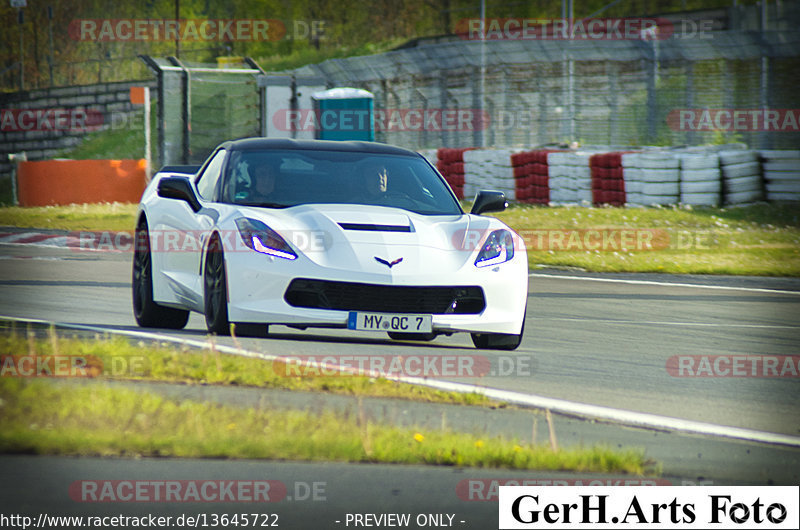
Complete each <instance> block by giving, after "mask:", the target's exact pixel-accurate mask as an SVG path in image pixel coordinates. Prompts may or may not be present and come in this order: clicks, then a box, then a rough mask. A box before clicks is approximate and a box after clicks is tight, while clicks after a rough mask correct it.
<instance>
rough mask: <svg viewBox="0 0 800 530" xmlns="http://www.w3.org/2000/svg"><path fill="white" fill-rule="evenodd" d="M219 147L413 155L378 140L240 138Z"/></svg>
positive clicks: (248, 149)
mask: <svg viewBox="0 0 800 530" xmlns="http://www.w3.org/2000/svg"><path fill="white" fill-rule="evenodd" d="M220 147H224V148H225V149H230V150H234V151H251V150H261V149H296V150H311V151H341V152H350V153H370V154H384V155H404V156H414V157H417V156H419V154H417V153H416V152H414V151H411V150H410V149H404V148H402V147H396V146H393V145H388V144H382V143H378V142H356V141H332V140H293V139H291V138H242V139H240V140H231V141H229V142H225V143H223V144H222V145H221V146H220Z"/></svg>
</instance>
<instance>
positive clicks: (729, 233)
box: [0, 204, 800, 276]
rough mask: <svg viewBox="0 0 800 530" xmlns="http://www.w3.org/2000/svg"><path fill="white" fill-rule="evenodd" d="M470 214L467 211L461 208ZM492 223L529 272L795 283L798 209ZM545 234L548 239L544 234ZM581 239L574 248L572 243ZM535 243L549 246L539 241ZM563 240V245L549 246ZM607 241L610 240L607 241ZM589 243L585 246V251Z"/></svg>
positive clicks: (561, 214) (536, 210)
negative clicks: (791, 279)
mask: <svg viewBox="0 0 800 530" xmlns="http://www.w3.org/2000/svg"><path fill="white" fill-rule="evenodd" d="M467 209H468V205H467ZM135 214H136V206H135V205H123V204H106V205H72V206H58V207H45V208H18V207H5V208H0V225H6V226H18V227H29V228H34V227H36V228H55V229H62V230H128V231H130V230H132V227H133V226H134V224H135ZM495 215H496V217H497V218H499V219H501V220H502V221H504V222H505V223H507V224H508V225H509V226H510V227H512V228H513V229H515V230H517V231H518V232H520V233H522V234H523V235H524V236H525V238H526V242H527V246H528V261H529V263H530V265H531V267H537V266H555V267H579V268H581V269H585V270H588V271H595V272H665V273H674V274H733V275H751V276H800V208H798V207H797V205H796V204H758V205H752V206H745V207H736V208H690V207H666V208H635V209H625V208H583V207H553V208H550V207H537V206H527V205H513V206H511V207H510V208H509V209H508V210H506V211H505V212H502V213H499V214H495ZM621 230H627V231H629V232H632V233H634V234H635V233H637V232H647V231H654V232H657V233H658V234H659V235H658V238H659V242H660V243H661V245H660V246H659V245H657V246H656V247H655V250H650V249H647V248H646V247H644V246H642V247H641V248H638V247H636V246H634V247H633V248H627V247H624V246H623V245H621V244H620V245H614V244H610V243H609V244H605V243H603V241H602V237H601V238H600V244H601V248H599V249H597V248H593V246H594V244H595V243H596V242H597V241H598V240H596V239H595V240H592V241H587V240H585V239H582V237H583V236H585V234H586V233H587V232H590V231H600V233H601V234H603V233H605V234H613V233H615V231H616V232H619V231H621ZM543 231H547V232H543ZM575 231H580V233H579V235H580V236H581V237H579V239H578V240H570V236H571V234H572V233H573V232H575ZM541 235H544V236H546V237H547V238H549V239H544V240H542V239H539V238H540V237H541ZM554 237H556V238H557V237H561V238H562V239H554ZM612 237H613V236H612ZM587 243H588V244H587Z"/></svg>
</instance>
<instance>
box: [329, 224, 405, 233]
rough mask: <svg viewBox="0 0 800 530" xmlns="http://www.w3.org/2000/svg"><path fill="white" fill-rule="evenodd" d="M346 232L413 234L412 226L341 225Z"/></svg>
mask: <svg viewBox="0 0 800 530" xmlns="http://www.w3.org/2000/svg"><path fill="white" fill-rule="evenodd" d="M339 226H341V227H342V228H344V229H345V230H361V231H363V232H411V227H410V226H403V225H375V224H366V223H339Z"/></svg>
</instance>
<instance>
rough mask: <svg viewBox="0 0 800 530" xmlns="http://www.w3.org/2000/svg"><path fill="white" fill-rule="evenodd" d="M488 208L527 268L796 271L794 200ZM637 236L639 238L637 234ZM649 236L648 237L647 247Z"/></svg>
mask: <svg viewBox="0 0 800 530" xmlns="http://www.w3.org/2000/svg"><path fill="white" fill-rule="evenodd" d="M495 215H496V217H497V218H499V219H501V220H502V221H503V222H505V223H506V224H508V225H509V226H511V227H512V228H514V230H516V231H517V232H519V233H520V234H522V235H523V237H524V238H525V240H526V244H527V247H528V261H529V263H530V264H531V266H532V267H536V266H540V265H544V266H557V267H579V268H581V269H585V270H589V271H596V272H663V273H673V274H732V275H748V276H800V209H798V208H797V205H795V204H757V205H752V206H746V207H736V208H691V207H665V208H635V209H633V208H631V209H625V208H583V207H572V208H570V207H557V208H549V207H536V206H522V205H520V206H515V207H512V208H509V209H508V210H506V211H505V212H502V213H499V214H495ZM592 231H594V233H592ZM623 232H625V233H627V234H629V235H630V236H631V238H632V241H633V244H632V245H627V246H626V245H625V244H622V239H621V236H620V234H622V233H623ZM598 234H599V235H598ZM641 235H644V236H646V237H644V238H642V239H639V238H640V236H641ZM651 235H652V236H654V239H653V241H654V244H652V245H650V246H649V247H648V246H647V245H646V243H647V240H648V238H649V237H650V236H651ZM606 238H607V239H606ZM628 242H629V243H630V242H631V240H629V241H628ZM598 247H599V248H598Z"/></svg>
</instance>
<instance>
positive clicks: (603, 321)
mask: <svg viewBox="0 0 800 530" xmlns="http://www.w3.org/2000/svg"><path fill="white" fill-rule="evenodd" d="M536 320H559V321H566V322H595V323H598V324H647V325H652V326H697V327H708V328H737V329H738V328H756V329H762V328H763V329H798V328H800V325H797V326H786V325H780V324H715V323H713V322H659V321H648V320H613V319H608V318H575V317H541V318H539V317H537V318H536Z"/></svg>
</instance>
